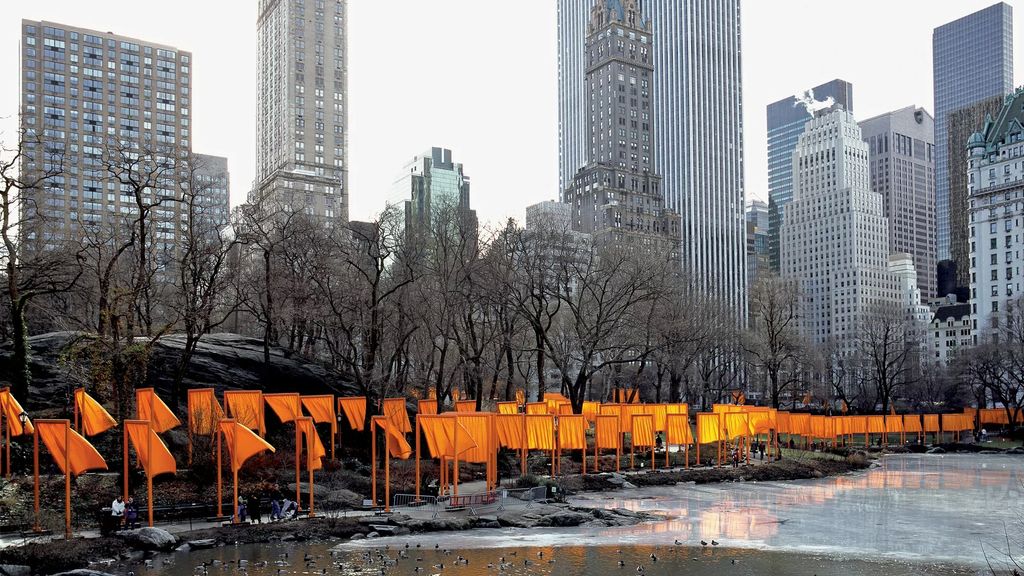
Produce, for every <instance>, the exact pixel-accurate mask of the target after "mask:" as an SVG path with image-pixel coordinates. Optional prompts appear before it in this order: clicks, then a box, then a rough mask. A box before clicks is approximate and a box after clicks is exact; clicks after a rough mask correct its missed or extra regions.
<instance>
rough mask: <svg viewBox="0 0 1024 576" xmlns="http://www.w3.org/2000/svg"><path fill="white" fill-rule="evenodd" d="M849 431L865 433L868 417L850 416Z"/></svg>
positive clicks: (851, 432)
mask: <svg viewBox="0 0 1024 576" xmlns="http://www.w3.org/2000/svg"><path fill="white" fill-rule="evenodd" d="M849 418H850V424H849V428H848V429H849V431H850V432H849V433H850V434H867V432H868V417H867V416H850V417H849Z"/></svg>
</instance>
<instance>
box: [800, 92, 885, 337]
mask: <svg viewBox="0 0 1024 576" xmlns="http://www.w3.org/2000/svg"><path fill="white" fill-rule="evenodd" d="M869 160H870V152H869V150H868V144H867V143H866V142H864V140H863V138H862V137H861V131H860V127H859V126H858V125H857V122H856V120H855V119H854V117H853V114H851V113H850V112H848V111H846V110H842V109H832V110H822V111H819V112H817V113H816V115H815V117H814V118H813V119H812V120H811V121H810V122H808V123H807V125H806V127H805V130H804V133H803V135H801V136H800V141H799V143H798V144H797V148H796V151H795V153H794V154H793V200H792V202H790V204H789V205H788V206H787V208H786V218H785V220H784V221H783V223H782V231H781V232H782V250H781V256H782V276H783V278H787V279H791V280H793V281H795V282H796V284H797V289H798V291H799V295H800V296H799V297H800V328H801V332H802V334H803V336H804V337H805V338H806V339H807V340H809V341H810V342H813V343H815V344H819V345H822V344H826V343H828V344H831V345H833V346H834V347H835V351H836V352H837V353H838V354H839V355H840V356H851V355H855V354H857V352H858V339H859V337H860V336H861V334H862V333H863V329H864V327H865V326H866V323H867V322H869V321H870V320H871V318H872V317H873V316H874V315H877V314H880V313H881V314H891V313H893V312H894V311H895V310H899V309H902V308H903V306H902V303H903V301H904V287H903V286H902V285H901V282H900V278H899V276H898V275H897V274H895V273H893V272H890V261H889V226H888V222H887V220H886V218H885V210H884V208H883V198H882V195H881V194H879V193H878V192H875V191H873V190H872V189H871V172H870V168H869Z"/></svg>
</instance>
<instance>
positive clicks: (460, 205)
mask: <svg viewBox="0 0 1024 576" xmlns="http://www.w3.org/2000/svg"><path fill="white" fill-rule="evenodd" d="M391 190H392V198H394V199H395V200H396V203H397V202H402V204H401V205H403V206H404V207H405V225H406V227H407V228H408V227H411V226H425V225H429V224H432V223H434V222H435V221H436V220H437V218H439V217H443V216H452V217H455V216H457V217H458V218H460V221H463V222H466V223H470V224H471V225H472V228H473V230H474V231H475V230H476V212H475V211H474V210H472V209H471V207H470V195H469V194H470V189H469V176H467V175H466V174H465V173H464V172H463V169H462V164H460V163H457V162H454V161H452V151H451V150H448V149H447V148H430V149H429V150H427V151H425V152H423V153H422V154H418V155H416V156H414V157H413V158H412V160H410V161H409V162H408V163H407V164H406V165H405V166H404V167H403V168H402V170H401V172H399V174H398V177H397V178H395V181H394V183H393V184H392V185H391ZM463 219H468V220H463Z"/></svg>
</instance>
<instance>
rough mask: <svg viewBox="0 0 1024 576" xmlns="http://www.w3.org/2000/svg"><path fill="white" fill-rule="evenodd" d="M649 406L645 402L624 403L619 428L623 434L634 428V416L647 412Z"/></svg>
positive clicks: (620, 413)
mask: <svg viewBox="0 0 1024 576" xmlns="http://www.w3.org/2000/svg"><path fill="white" fill-rule="evenodd" d="M646 413H647V406H646V405H644V404H623V405H622V410H621V411H620V412H619V430H621V431H622V433H623V434H625V433H626V432H628V431H630V430H632V429H633V416H637V415H639V414H646Z"/></svg>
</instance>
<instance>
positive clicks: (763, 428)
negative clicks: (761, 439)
mask: <svg viewBox="0 0 1024 576" xmlns="http://www.w3.org/2000/svg"><path fill="white" fill-rule="evenodd" d="M747 424H748V425H749V426H750V431H751V433H753V434H764V433H765V432H768V431H771V430H774V429H775V413H774V412H773V411H771V410H767V409H765V410H748V411H747Z"/></svg>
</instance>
